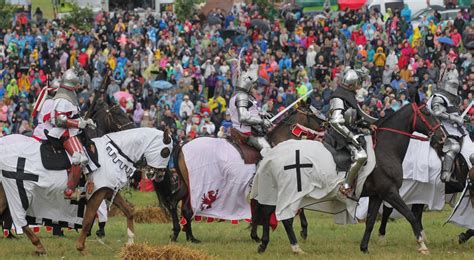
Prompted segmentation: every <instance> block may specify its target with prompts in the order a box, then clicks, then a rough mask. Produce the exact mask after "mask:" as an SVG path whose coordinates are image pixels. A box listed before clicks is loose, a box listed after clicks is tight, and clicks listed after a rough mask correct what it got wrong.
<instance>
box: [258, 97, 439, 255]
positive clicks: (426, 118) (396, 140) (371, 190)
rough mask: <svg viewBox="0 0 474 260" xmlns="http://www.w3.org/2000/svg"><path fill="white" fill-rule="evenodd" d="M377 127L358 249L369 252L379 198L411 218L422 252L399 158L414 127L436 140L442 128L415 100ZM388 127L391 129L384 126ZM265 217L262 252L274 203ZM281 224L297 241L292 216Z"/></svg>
mask: <svg viewBox="0 0 474 260" xmlns="http://www.w3.org/2000/svg"><path fill="white" fill-rule="evenodd" d="M377 127H378V129H379V130H378V131H377V134H376V135H375V136H376V140H374V143H377V145H376V147H375V156H376V167H375V169H374V171H373V172H372V173H371V174H370V175H369V176H368V178H367V180H366V182H365V183H364V186H363V190H362V194H361V196H362V197H369V209H368V215H367V220H366V228H365V232H364V235H363V238H362V241H361V243H360V250H361V251H362V252H365V253H367V252H368V242H369V239H370V235H371V233H372V230H373V227H374V223H375V220H376V217H377V214H378V210H379V208H380V205H381V203H382V201H386V202H388V203H390V204H391V205H392V206H393V207H394V208H395V209H396V210H398V211H399V212H400V213H401V214H402V215H403V216H404V217H405V218H406V219H407V220H408V222H410V224H411V226H412V229H413V232H414V234H415V238H416V240H417V242H418V243H419V245H420V248H419V251H420V252H421V253H428V252H429V251H428V248H427V247H426V245H425V242H424V240H423V237H422V229H421V227H420V225H419V223H418V221H416V218H415V216H414V215H413V213H412V212H411V211H410V209H409V208H408V206H407V205H406V204H405V203H404V202H403V200H402V198H401V197H400V194H399V192H398V190H399V188H400V187H401V185H402V181H403V170H402V162H403V159H404V157H405V153H406V151H407V148H408V144H409V141H410V138H411V137H412V136H411V134H412V133H413V132H414V131H417V132H419V133H422V134H425V135H427V136H433V137H434V138H435V139H437V140H442V139H443V138H444V132H443V131H442V129H440V122H439V121H438V120H437V119H436V118H435V117H434V116H433V115H431V114H430V112H429V111H428V109H426V107H424V106H422V107H418V106H417V105H416V104H412V105H411V106H409V105H407V106H404V107H402V108H401V109H400V110H398V111H397V112H396V113H394V114H393V115H391V116H390V117H388V118H386V119H383V120H381V121H379V122H378V123H377ZM387 129H390V130H387ZM263 208H264V209H263V211H262V212H264V214H265V216H264V218H265V219H266V221H265V222H264V223H265V224H266V226H264V235H263V237H262V244H261V245H260V246H259V249H258V250H259V252H264V251H265V250H266V248H267V245H268V242H269V227H268V218H269V213H271V212H272V211H273V210H274V208H275V206H263ZM282 222H283V225H284V226H285V230H286V232H287V235H288V238H289V240H290V243H291V244H292V245H297V244H296V243H297V241H296V236H295V234H294V231H293V227H292V222H293V219H286V220H283V221H282Z"/></svg>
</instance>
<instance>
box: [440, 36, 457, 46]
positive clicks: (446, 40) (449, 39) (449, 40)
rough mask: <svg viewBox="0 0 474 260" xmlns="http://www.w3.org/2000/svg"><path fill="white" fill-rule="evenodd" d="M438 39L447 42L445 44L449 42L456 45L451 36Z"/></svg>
mask: <svg viewBox="0 0 474 260" xmlns="http://www.w3.org/2000/svg"><path fill="white" fill-rule="evenodd" d="M438 41H439V42H440V43H445V44H449V45H454V42H453V40H452V39H451V38H449V37H441V38H439V39H438Z"/></svg>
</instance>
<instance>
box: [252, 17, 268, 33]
mask: <svg viewBox="0 0 474 260" xmlns="http://www.w3.org/2000/svg"><path fill="white" fill-rule="evenodd" d="M250 26H252V27H257V28H258V29H260V31H262V32H264V33H266V32H268V31H270V30H271V28H270V24H268V22H266V21H264V20H262V19H253V20H252V21H250Z"/></svg>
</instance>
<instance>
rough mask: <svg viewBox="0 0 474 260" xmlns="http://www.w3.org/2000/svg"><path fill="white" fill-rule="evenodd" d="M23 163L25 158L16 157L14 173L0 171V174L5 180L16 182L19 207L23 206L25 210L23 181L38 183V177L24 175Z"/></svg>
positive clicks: (25, 201)
mask: <svg viewBox="0 0 474 260" xmlns="http://www.w3.org/2000/svg"><path fill="white" fill-rule="evenodd" d="M25 162H26V159H25V158H23V157H18V162H17V164H16V172H10V171H4V170H2V174H3V177H5V178H8V179H15V180H16V185H17V187H18V193H19V194H20V200H21V205H22V206H23V209H25V210H27V209H28V205H29V203H28V196H26V190H25V185H24V183H23V181H34V182H38V178H39V176H38V175H35V174H31V173H25Z"/></svg>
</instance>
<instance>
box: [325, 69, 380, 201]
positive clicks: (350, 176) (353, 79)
mask: <svg viewBox="0 0 474 260" xmlns="http://www.w3.org/2000/svg"><path fill="white" fill-rule="evenodd" d="M364 76H367V73H366V71H365V70H363V69H361V70H354V69H346V71H345V72H344V74H343V76H342V80H341V82H340V83H339V84H338V86H337V88H336V90H335V91H334V93H333V95H332V96H331V99H330V100H329V106H330V109H329V124H330V126H331V127H330V128H329V129H328V132H327V137H326V138H325V142H327V143H328V144H330V145H331V146H332V147H334V148H335V149H336V151H338V150H341V149H347V150H349V152H350V154H351V165H350V167H349V170H348V171H347V173H346V178H345V181H344V183H343V184H342V186H341V187H340V191H341V193H342V194H344V195H346V196H350V194H351V193H352V192H353V184H354V182H356V180H357V177H358V175H359V171H360V169H361V168H362V166H363V165H364V164H365V162H366V161H367V151H366V147H365V139H364V138H363V135H364V134H363V128H369V127H370V128H371V129H374V128H375V126H374V125H372V124H373V123H374V122H375V121H376V119H375V118H372V117H370V116H369V115H367V114H365V113H364V111H362V109H361V108H360V106H359V105H358V103H357V100H356V98H355V94H356V90H358V89H359V88H360V87H361V83H362V78H363V77H364ZM359 137H361V138H359Z"/></svg>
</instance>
